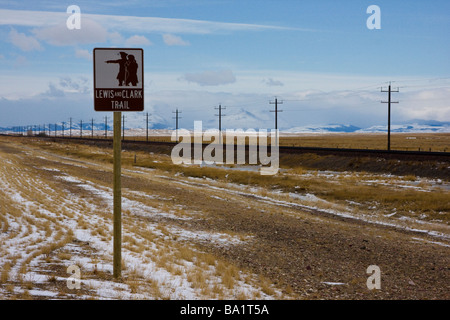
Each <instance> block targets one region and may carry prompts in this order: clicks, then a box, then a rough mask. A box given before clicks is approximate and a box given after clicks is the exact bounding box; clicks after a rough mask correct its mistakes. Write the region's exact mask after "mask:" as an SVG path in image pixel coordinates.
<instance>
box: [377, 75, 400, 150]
mask: <svg viewBox="0 0 450 320" xmlns="http://www.w3.org/2000/svg"><path fill="white" fill-rule="evenodd" d="M381 92H387V93H388V101H381V103H387V104H388V145H387V149H388V151H390V150H391V103H398V101H391V93H392V92H399V90H398V88H397V89H396V90H392V88H391V83H390V82H389V87H388V90H383V88H381Z"/></svg>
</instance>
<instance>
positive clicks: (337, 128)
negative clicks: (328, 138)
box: [281, 124, 361, 133]
mask: <svg viewBox="0 0 450 320" xmlns="http://www.w3.org/2000/svg"><path fill="white" fill-rule="evenodd" d="M358 130H361V128H359V127H355V126H353V125H346V124H328V125H309V126H302V127H294V128H291V129H287V130H281V131H282V132H287V133H308V132H355V131H358Z"/></svg>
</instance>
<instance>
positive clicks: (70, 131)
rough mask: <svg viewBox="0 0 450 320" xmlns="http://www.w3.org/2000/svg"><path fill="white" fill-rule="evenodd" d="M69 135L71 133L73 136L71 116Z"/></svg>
mask: <svg viewBox="0 0 450 320" xmlns="http://www.w3.org/2000/svg"><path fill="white" fill-rule="evenodd" d="M69 135H70V137H71V138H72V118H70V128H69Z"/></svg>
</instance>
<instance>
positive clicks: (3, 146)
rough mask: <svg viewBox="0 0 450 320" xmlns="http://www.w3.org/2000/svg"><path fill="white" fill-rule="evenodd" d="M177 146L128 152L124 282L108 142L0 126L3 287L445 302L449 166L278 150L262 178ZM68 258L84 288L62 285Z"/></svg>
mask: <svg viewBox="0 0 450 320" xmlns="http://www.w3.org/2000/svg"><path fill="white" fill-rule="evenodd" d="M330 136H332V137H333V138H332V139H335V138H336V139H337V138H338V137H339V136H340V135H330ZM421 136H422V135H421ZM437 136H438V135H436V136H434V135H431V136H428V135H423V136H422V137H423V141H428V142H431V141H435V140H436V141H440V140H441V139H444V140H445V139H448V135H443V136H442V137H440V138H436V139H434V138H433V139H427V137H428V138H430V137H437ZM439 136H440V135H439ZM324 137H325V136H324V135H321V136H320V137H319V136H312V137H310V138H311V139H312V140H311V142H314V139H315V138H321V139H323V138H324ZM345 137H346V139H347V140H346V141H347V142H348V141H350V142H348V143H350V144H349V145H353V143H359V142H358V141H361V140H352V139H353V138H351V136H350V135H345ZM289 138H290V137H289ZM302 138H303V137H302ZM371 138H372V137H371ZM373 138H374V139H375V137H373ZM376 138H377V139H378V138H380V137H376ZM296 139H298V138H296ZM327 139H328V138H327ZM358 139H362V136H359V138H358ZM416 139H418V138H416ZM421 139H422V138H421ZM369 140H370V139H369ZM405 140H407V139H405ZM409 140H412V139H408V141H409ZM430 145H431V143H430V144H429V146H430ZM169 151H170V150H167V149H164V148H160V147H153V149H151V151H150V149H149V150H131V149H130V150H124V151H123V153H122V160H123V170H122V176H123V178H122V187H123V253H122V255H123V257H124V261H123V270H124V271H123V279H121V280H120V281H113V279H112V268H111V267H112V255H111V250H112V249H111V241H112V216H111V212H112V211H111V205H112V200H111V189H112V150H111V146H110V144H108V143H104V144H99V143H86V142H77V141H57V142H56V141H50V140H46V139H38V138H13V137H0V186H1V188H0V231H1V232H0V240H1V243H2V246H1V248H0V267H1V270H2V271H1V273H0V298H1V299H55V298H57V299H449V298H450V296H449V292H450V291H449V289H450V288H449V283H450V269H449V267H448V266H449V265H450V258H449V257H450V255H449V252H450V251H449V250H450V249H449V248H450V229H449V228H450V227H449V223H450V174H449V172H450V166H449V163H448V162H445V163H444V162H432V161H431V162H424V161H406V162H401V161H398V160H393V161H390V160H386V161H374V160H373V159H370V160H369V159H364V158H362V159H359V158H356V159H351V158H342V157H338V156H320V155H316V154H302V155H295V156H294V155H282V159H280V163H281V170H280V172H279V173H278V174H277V175H275V176H262V175H260V174H259V173H258V172H257V171H253V170H248V168H247V167H246V166H243V167H242V168H241V167H240V166H238V165H228V166H219V165H217V166H200V165H175V164H173V163H172V161H171V158H170V156H169V154H170V152H169ZM422 173H423V174H422ZM425 173H427V174H425ZM70 265H77V266H79V268H80V269H81V275H82V277H81V289H69V288H68V287H67V286H66V282H67V279H68V277H69V276H70V275H69V274H68V273H67V271H66V270H67V267H68V266H70ZM370 265H377V266H379V267H380V269H381V289H380V290H369V289H368V287H367V285H366V280H367V278H368V274H367V273H366V269H367V267H369V266H370Z"/></svg>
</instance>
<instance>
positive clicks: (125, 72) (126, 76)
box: [105, 51, 139, 86]
mask: <svg viewBox="0 0 450 320" xmlns="http://www.w3.org/2000/svg"><path fill="white" fill-rule="evenodd" d="M119 54H120V59H117V60H106V61H105V62H106V63H118V64H119V73H118V74H117V77H116V79H117V80H118V81H119V86H123V85H125V86H128V85H129V84H130V83H131V85H132V86H136V84H137V83H138V82H139V81H138V79H137V68H138V64H137V63H136V60H135V58H134V56H133V55H131V54H130V55H128V54H127V53H125V52H123V51H121V52H119ZM127 56H128V58H127Z"/></svg>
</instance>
